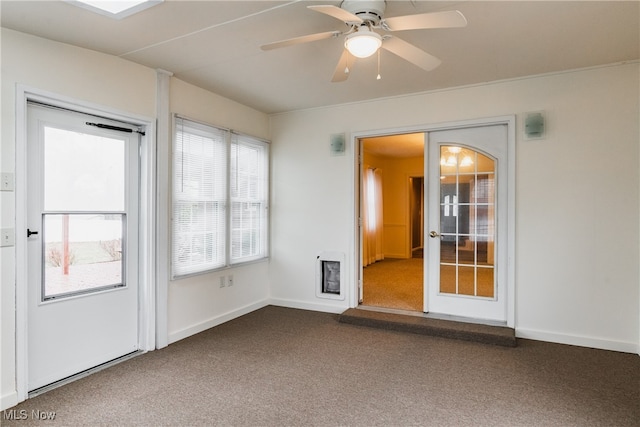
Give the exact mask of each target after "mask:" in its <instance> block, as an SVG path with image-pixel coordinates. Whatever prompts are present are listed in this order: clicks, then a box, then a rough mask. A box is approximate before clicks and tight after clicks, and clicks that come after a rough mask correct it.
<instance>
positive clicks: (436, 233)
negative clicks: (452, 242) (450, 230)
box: [429, 231, 439, 239]
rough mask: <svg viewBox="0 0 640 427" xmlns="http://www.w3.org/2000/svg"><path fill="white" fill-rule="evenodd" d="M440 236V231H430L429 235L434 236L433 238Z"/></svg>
mask: <svg viewBox="0 0 640 427" xmlns="http://www.w3.org/2000/svg"><path fill="white" fill-rule="evenodd" d="M438 236H439V234H438V232H437V231H432V232H430V233H429V237H432V238H434V239H435V238H436V237H438Z"/></svg>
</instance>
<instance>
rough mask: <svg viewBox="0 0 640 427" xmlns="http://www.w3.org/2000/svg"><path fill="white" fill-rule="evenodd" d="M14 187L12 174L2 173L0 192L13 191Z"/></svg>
mask: <svg viewBox="0 0 640 427" xmlns="http://www.w3.org/2000/svg"><path fill="white" fill-rule="evenodd" d="M14 187H15V184H14V178H13V174H12V173H2V175H1V179H0V191H13V190H14Z"/></svg>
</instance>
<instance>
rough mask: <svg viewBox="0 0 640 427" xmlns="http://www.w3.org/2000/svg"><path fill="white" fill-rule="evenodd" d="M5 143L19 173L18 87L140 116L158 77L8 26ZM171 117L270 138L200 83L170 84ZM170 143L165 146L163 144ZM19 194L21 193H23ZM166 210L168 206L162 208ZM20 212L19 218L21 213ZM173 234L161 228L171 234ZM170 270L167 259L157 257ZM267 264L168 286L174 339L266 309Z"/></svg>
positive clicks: (11, 222)
mask: <svg viewBox="0 0 640 427" xmlns="http://www.w3.org/2000/svg"><path fill="white" fill-rule="evenodd" d="M0 34H1V43H2V45H1V47H2V50H1V55H2V56H1V61H2V62H1V64H2V86H1V88H2V93H1V96H2V103H1V105H2V116H1V119H2V126H1V127H2V131H1V132H2V133H1V136H2V142H1V151H0V153H1V154H0V155H1V157H0V170H1V171H2V172H11V173H13V172H15V171H16V162H15V156H16V145H15V144H16V138H15V134H16V133H15V107H16V99H15V95H16V85H17V84H22V85H26V86H28V87H30V88H34V89H37V90H38V91H46V92H51V93H54V94H57V95H60V96H62V97H65V98H71V99H74V100H78V101H80V102H82V103H90V104H95V105H99V106H103V107H106V108H108V109H111V110H118V111H121V112H123V113H127V114H132V115H135V116H144V117H149V118H154V117H155V115H156V72H155V70H152V69H149V68H147V67H143V66H140V65H137V64H134V63H131V62H128V61H125V60H122V59H119V58H116V57H113V56H110V55H104V54H100V53H97V52H93V51H89V50H86V49H80V48H76V47H72V46H69V45H65V44H61V43H56V42H51V41H48V40H44V39H41V38H38V37H33V36H29V35H25V34H22V33H18V32H15V31H12V30H6V29H2V33H0ZM170 98H171V101H170V108H171V111H172V112H175V113H179V114H182V115H185V116H187V117H192V118H194V119H197V120H201V121H205V122H210V123H213V124H216V125H219V126H223V127H228V128H233V129H235V130H238V131H241V132H245V133H247V134H251V135H255V136H258V137H261V138H268V136H269V121H268V117H267V116H266V115H265V114H262V113H260V112H258V111H255V110H252V109H250V108H247V107H245V106H242V105H240V104H237V103H235V102H232V101H230V100H228V99H225V98H222V97H220V96H217V95H214V94H211V93H208V92H206V91H203V90H201V89H199V88H196V87H194V86H191V85H188V84H186V83H184V82H181V81H180V80H178V79H175V78H172V79H171V92H170ZM160 146H165V147H166V146H167V144H166V143H165V144H160ZM20 190H21V189H20V188H18V189H17V191H20ZM0 203H1V206H0V207H1V212H2V218H1V224H0V226H1V227H2V228H15V218H16V213H17V212H16V206H15V192H0ZM162 209H167V210H168V209H169V206H164V207H162ZM18 214H19V213H18ZM168 234H169V230H160V231H159V235H161V236H167V235H168ZM159 263H160V264H161V265H168V260H159ZM0 269H1V270H0V275H1V276H0V277H1V280H2V282H1V288H0V310H1V312H0V319H1V322H2V325H1V328H2V336H1V339H0V345H1V348H0V357H1V360H0V367H1V371H0V397H1V401H0V409H5V408H7V407H10V406H13V405H14V404H15V403H17V392H16V389H17V387H16V361H15V354H16V339H15V337H16V324H15V317H16V311H15V295H16V293H15V289H16V286H24V284H23V283H18V284H16V275H15V271H16V254H15V247H5V248H1V249H0ZM267 269H268V263H266V262H263V263H257V264H252V265H249V266H245V267H238V268H235V269H231V270H228V271H226V272H224V273H220V274H224V275H228V274H233V275H234V286H233V287H231V288H224V289H220V288H219V282H218V281H217V277H218V276H219V275H220V274H218V275H215V274H209V275H202V276H196V277H192V278H190V279H187V280H181V281H176V282H173V283H171V284H169V292H168V293H169V302H168V317H169V319H168V325H169V326H168V328H169V331H168V333H169V337H170V341H175V340H178V339H180V338H183V337H185V336H187V335H189V334H192V333H196V332H199V331H200V330H203V329H206V328H207V327H209V326H212V325H213V324H217V323H221V322H223V321H225V320H228V319H230V318H232V317H233V316H236V315H239V314H242V313H244V312H246V311H247V310H251V309H254V308H256V307H260V306H263V305H265V304H266V303H267V299H268V281H267V277H268V274H267Z"/></svg>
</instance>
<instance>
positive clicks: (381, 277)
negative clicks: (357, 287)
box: [362, 258, 424, 312]
mask: <svg viewBox="0 0 640 427" xmlns="http://www.w3.org/2000/svg"><path fill="white" fill-rule="evenodd" d="M422 271H423V259H422V258H410V259H393V258H387V259H384V260H382V261H378V262H376V263H374V264H371V265H368V266H367V267H365V268H364V269H363V295H362V304H364V305H368V306H372V307H384V308H395V309H399V310H410V311H420V312H421V311H423V307H424V300H423V286H424V285H423V279H422V278H423V274H422Z"/></svg>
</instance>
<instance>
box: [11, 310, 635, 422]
mask: <svg viewBox="0 0 640 427" xmlns="http://www.w3.org/2000/svg"><path fill="white" fill-rule="evenodd" d="M639 402H640V358H639V357H638V355H634V354H623V353H615V352H609V351H601V350H593V349H586V348H580V347H572V346H565V345H558V344H550V343H542V342H536V341H528V340H520V341H519V343H518V347H516V348H505V347H498V346H489V345H485V344H478V343H470V342H464V341H457V340H448V339H444V338H436V337H429V336H423V335H416V334H411V333H400V332H392V331H388V330H378V329H372V328H368V327H361V326H353V325H347V324H342V323H339V322H338V321H337V316H336V315H332V314H326V313H317V312H309V311H303V310H294V309H286V308H280V307H272V306H270V307H266V308H264V309H261V310H258V311H255V312H253V313H250V314H248V315H246V316H243V317H241V318H238V319H235V320H233V321H230V322H227V323H225V324H223V325H220V326H218V327H215V328H212V329H209V330H207V331H205V332H203V333H200V334H198V335H195V336H192V337H190V338H187V339H184V340H182V341H179V342H177V343H175V344H172V345H170V346H169V347H167V348H165V349H162V350H157V351H153V352H150V353H147V354H145V355H142V356H139V357H136V358H134V359H131V360H129V361H126V362H123V363H121V364H119V365H116V366H113V367H111V368H108V369H106V370H104V371H101V372H98V373H95V374H93V375H90V376H88V377H86V378H83V379H81V380H78V381H76V382H74V383H71V384H68V385H66V386H63V387H61V388H58V389H55V390H52V391H50V392H47V393H45V394H42V395H40V396H38V397H35V398H33V399H30V400H27V401H26V402H24V403H22V404H20V405H19V406H17V407H15V408H13V410H14V411H15V412H13V413H14V414H23V413H24V414H26V415H27V417H26V419H24V420H19V421H17V420H16V421H9V420H6V419H5V417H6V414H7V412H5V413H4V414H3V421H2V425H7V426H31V425H38V426H46V425H51V426H204V425H219V426H417V425H421V426H431V425H433V426H581V427H584V426H619V427H621V426H638V420H640V404H639ZM21 411H24V412H21ZM32 411H41V412H40V413H42V412H44V413H46V412H55V419H54V420H53V421H37V420H34V419H33V416H32V414H37V413H38V412H32ZM10 413H11V412H10Z"/></svg>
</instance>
